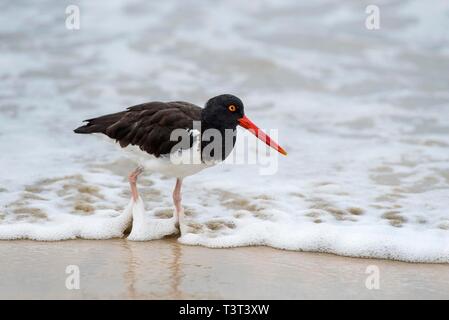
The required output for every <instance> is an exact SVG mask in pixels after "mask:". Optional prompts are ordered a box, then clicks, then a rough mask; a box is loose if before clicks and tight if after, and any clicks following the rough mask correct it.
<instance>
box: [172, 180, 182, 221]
mask: <svg viewBox="0 0 449 320" xmlns="http://www.w3.org/2000/svg"><path fill="white" fill-rule="evenodd" d="M181 185H182V179H180V178H178V179H176V186H175V190H173V203H174V205H175V210H176V220H177V223H178V225H179V221H180V219H182V218H183V214H184V209H183V208H182V205H181V200H182V197H181Z"/></svg>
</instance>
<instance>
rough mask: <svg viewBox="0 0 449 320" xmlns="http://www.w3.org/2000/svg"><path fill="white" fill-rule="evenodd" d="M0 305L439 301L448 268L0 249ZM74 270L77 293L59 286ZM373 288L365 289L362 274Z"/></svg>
mask: <svg viewBox="0 0 449 320" xmlns="http://www.w3.org/2000/svg"><path fill="white" fill-rule="evenodd" d="M0 256H1V257H2V258H3V259H2V260H1V262H0V298H1V299H23V298H25V299H441V298H446V299H448V298H449V265H441V264H411V263H402V262H395V261H388V260H375V259H355V258H347V257H339V256H334V255H329V254H317V253H305V252H304V253H303V252H290V251H283V250H276V249H272V248H268V247H243V248H230V249H209V248H204V247H196V246H186V245H181V244H179V243H177V242H176V239H174V238H170V239H163V240H157V241H149V242H132V241H127V240H126V239H115V240H105V241H89V240H70V241H60V242H34V241H2V242H0ZM68 265H77V266H78V267H79V270H80V289H79V290H68V289H67V288H66V286H65V283H66V278H67V277H68V274H66V267H67V266H68ZM373 265H374V266H377V267H378V268H379V271H380V282H379V285H380V288H379V289H378V290H375V289H372V290H369V289H367V288H366V286H365V281H366V278H367V277H368V276H369V275H368V274H366V270H367V267H368V266H373Z"/></svg>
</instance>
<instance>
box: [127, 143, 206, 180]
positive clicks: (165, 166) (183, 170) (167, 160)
mask: <svg viewBox="0 0 449 320" xmlns="http://www.w3.org/2000/svg"><path fill="white" fill-rule="evenodd" d="M124 150H125V152H126V153H127V155H128V156H129V157H130V158H132V159H133V160H134V161H136V162H137V163H138V164H139V165H141V166H143V167H144V168H145V170H148V171H152V172H159V173H161V174H163V175H165V176H168V177H175V178H184V177H187V176H191V175H193V174H195V173H197V172H199V171H201V170H203V169H206V168H207V167H210V166H211V165H207V164H205V163H202V162H201V158H199V161H196V159H195V158H196V157H198V156H200V152H201V151H200V152H198V153H197V152H196V150H192V149H187V150H183V151H182V152H179V153H177V154H170V155H161V156H160V157H159V158H156V157H155V156H153V155H150V154H148V153H146V152H145V151H142V150H141V149H140V148H139V147H137V146H132V145H129V146H128V147H126V148H124ZM192 157H193V158H194V159H193V161H191V160H190V159H191V158H192Z"/></svg>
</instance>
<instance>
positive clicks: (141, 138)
mask: <svg viewBox="0 0 449 320" xmlns="http://www.w3.org/2000/svg"><path fill="white" fill-rule="evenodd" d="M201 110H202V109H201V108H200V107H198V106H196V105H194V104H191V103H188V102H183V101H173V102H158V101H155V102H148V103H143V104H139V105H136V106H133V107H129V108H128V109H127V110H126V111H122V112H118V113H113V114H108V115H105V116H102V117H98V118H93V119H89V120H85V121H86V122H87V124H86V125H84V126H81V127H79V128H77V129H75V132H76V133H103V134H105V135H107V136H108V137H110V138H112V139H115V140H116V141H117V142H119V143H120V146H121V147H123V148H124V147H126V146H128V145H130V144H131V145H136V146H139V147H140V149H142V150H144V151H146V152H148V153H149V154H152V155H154V156H156V157H159V156H160V155H163V154H167V153H170V152H171V151H174V150H172V148H173V147H174V146H175V145H176V144H177V143H178V142H179V140H180V139H181V138H182V137H179V139H178V140H177V141H170V134H171V133H172V131H173V130H175V129H185V130H186V131H185V134H186V135H189V136H190V132H189V130H190V129H192V128H193V121H200V120H201ZM192 143H193V141H192V138H191V136H190V143H189V146H186V147H191V145H192Z"/></svg>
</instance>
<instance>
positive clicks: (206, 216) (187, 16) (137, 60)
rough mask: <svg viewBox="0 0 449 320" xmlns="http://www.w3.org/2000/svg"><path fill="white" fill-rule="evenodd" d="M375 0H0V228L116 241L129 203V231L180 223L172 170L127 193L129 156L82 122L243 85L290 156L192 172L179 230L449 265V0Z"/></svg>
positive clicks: (165, 229)
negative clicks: (371, 14)
mask: <svg viewBox="0 0 449 320" xmlns="http://www.w3.org/2000/svg"><path fill="white" fill-rule="evenodd" d="M70 4H75V5H78V6H79V8H80V14H81V24H80V29H79V30H68V29H67V28H66V24H65V19H66V14H65V9H66V6H68V5H70ZM369 4H370V3H369V2H368V1H345V2H337V1H330V0H328V1H326V0H322V1H313V3H312V2H307V3H306V2H305V1H304V2H299V1H293V0H288V1H268V0H267V1H260V2H257V3H255V2H248V3H242V2H241V1H215V2H214V3H213V4H211V3H210V2H206V1H204V2H201V1H164V2H155V1H99V0H98V1H70V2H68V1H39V3H35V2H33V3H32V2H31V1H14V2H8V3H5V2H3V3H1V4H0V12H2V13H1V16H0V80H1V85H0V147H1V150H2V154H1V157H0V168H1V174H0V238H1V239H5V240H6V239H22V238H28V239H36V240H62V239H71V238H77V237H80V238H87V239H107V238H114V237H120V236H122V234H123V232H124V231H125V229H129V224H130V221H131V215H132V214H134V217H135V218H134V222H137V223H138V226H135V228H134V229H133V230H132V231H131V238H132V239H133V240H149V239H156V238H160V237H162V236H164V235H166V234H169V233H172V232H173V231H174V230H175V229H174V220H173V218H172V213H173V210H172V204H171V191H172V189H173V187H174V181H173V179H167V178H165V177H163V176H160V175H158V174H150V173H146V174H145V175H144V176H143V177H142V179H140V180H139V188H140V192H141V195H142V201H141V202H140V201H139V203H137V204H133V203H130V193H129V190H128V183H127V178H126V177H127V173H128V171H130V170H131V169H132V168H133V167H134V164H133V163H131V162H130V161H129V160H128V159H127V158H126V157H125V156H124V153H123V152H120V150H118V149H117V148H116V147H115V146H113V145H112V144H109V143H105V142H104V140H101V139H98V138H96V137H94V136H85V135H75V134H73V132H72V130H73V129H74V128H76V127H77V126H79V125H80V123H81V120H84V119H87V118H90V117H95V116H98V115H102V114H106V113H111V112H116V111H120V110H122V109H124V108H125V107H128V106H131V105H134V104H138V103H141V102H145V101H151V100H162V101H170V100H186V101H190V102H193V103H196V104H198V105H203V104H204V102H205V101H206V100H207V99H208V98H210V97H212V96H214V95H217V94H221V93H233V94H235V95H237V96H239V97H240V98H242V100H243V101H244V103H245V106H246V113H247V115H248V116H249V117H250V118H251V119H252V120H253V121H254V122H255V123H257V124H258V125H259V126H261V127H262V128H266V129H270V128H271V129H277V130H278V136H277V137H276V138H277V140H278V142H279V143H280V145H281V146H283V147H284V148H285V149H286V150H287V152H288V153H289V155H288V157H281V156H278V155H276V154H275V153H270V154H269V155H267V156H266V158H265V160H266V159H267V158H268V159H274V161H275V164H276V169H277V170H276V172H275V174H272V175H263V174H261V163H259V164H258V165H257V164H248V165H228V164H225V165H221V166H215V167H213V168H210V169H207V170H205V171H203V172H201V173H199V174H197V175H195V176H192V177H189V178H187V179H186V180H185V182H184V190H183V201H184V205H185V208H186V217H185V219H184V221H183V223H182V235H181V237H180V238H179V241H180V242H182V243H185V244H194V245H204V246H210V247H231V246H244V245H266V246H272V247H275V248H281V249H288V250H301V251H320V252H330V253H335V254H340V255H347V256H356V257H378V258H387V259H398V260H404V261H414V262H444V263H447V262H449V90H448V89H449V72H447V70H449V33H448V32H447V30H449V3H448V2H447V1H443V0H432V1H426V2H424V1H418V0H416V1H412V0H408V1H378V2H377V5H378V6H379V8H380V29H379V30H368V29H367V28H366V27H365V19H366V17H367V14H366V13H365V9H366V6H367V5H369ZM243 138H248V139H251V137H250V136H248V135H247V134H245V133H244V132H243V131H240V132H239V141H238V145H239V144H240V145H241V144H242V143H243ZM253 139H254V138H253ZM238 156H239V155H237V157H238Z"/></svg>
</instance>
